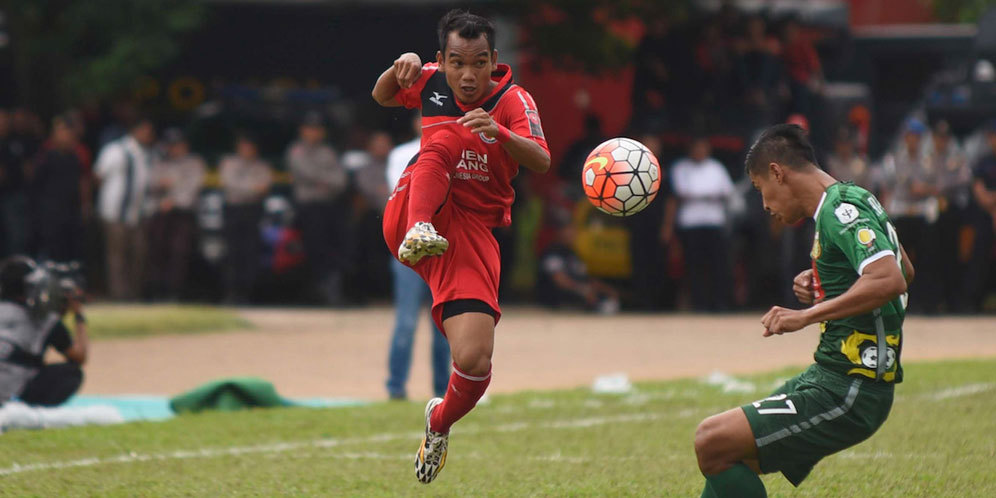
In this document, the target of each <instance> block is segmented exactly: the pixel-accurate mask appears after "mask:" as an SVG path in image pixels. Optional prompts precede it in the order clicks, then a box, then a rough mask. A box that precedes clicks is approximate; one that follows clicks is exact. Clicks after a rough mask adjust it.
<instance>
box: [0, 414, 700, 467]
mask: <svg viewBox="0 0 996 498" xmlns="http://www.w3.org/2000/svg"><path fill="white" fill-rule="evenodd" d="M695 413H696V411H695V410H681V411H679V412H676V413H641V414H631V415H614V416H606V417H588V418H579V419H569V420H561V421H557V422H547V423H542V424H529V423H525V422H518V423H510V424H503V425H499V426H496V427H490V428H485V427H466V428H462V429H460V430H459V434H479V433H484V432H489V431H497V432H520V431H523V430H527V429H534V428H535V429H581V428H587V427H595V426H600V425H608V424H625V423H639V422H650V421H655V420H661V419H664V418H666V417H667V418H675V417H688V416H692V415H694V414H695ZM422 435H423V433H421V432H405V433H395V434H390V433H383V434H375V435H372V436H367V437H360V438H342V439H316V440H312V441H292V442H282V443H270V444H257V445H249V446H232V447H228V448H199V449H192V450H178V451H170V452H163V453H147V454H142V453H136V452H131V453H128V454H124V455H118V456H113V457H92V458H81V459H78V460H64V461H56V462H39V463H31V464H24V465H21V464H17V463H14V464H13V465H11V466H10V467H6V468H0V477H4V476H9V475H14V474H22V473H25V472H35V471H43V470H58V469H67V468H78V467H93V466H96V465H107V464H119V463H134V462H150V461H166V460H188V459H193V458H219V457H225V456H242V455H254V454H274V453H293V454H297V453H301V452H302V451H306V450H309V449H322V448H334V447H339V446H343V445H353V444H370V443H383V442H388V441H397V440H418V439H419V438H420V437H422ZM342 455H346V456H343V457H342V458H381V456H379V454H370V453H342ZM384 458H391V459H393V458H394V457H393V456H385V457H384Z"/></svg>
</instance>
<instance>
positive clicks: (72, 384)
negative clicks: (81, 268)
mask: <svg viewBox="0 0 996 498" xmlns="http://www.w3.org/2000/svg"><path fill="white" fill-rule="evenodd" d="M58 285H59V282H57V281H55V277H53V276H52V275H51V274H50V273H48V272H47V271H45V270H44V269H40V268H38V267H37V266H36V265H35V263H34V262H33V261H32V260H31V259H29V258H27V257H24V256H12V257H10V258H8V259H6V260H4V261H3V262H2V263H0V405H2V404H3V403H4V402H6V401H8V400H10V399H11V398H13V397H17V398H19V399H20V400H21V401H23V402H24V403H26V404H29V405H41V406H56V405H59V404H62V403H63V402H65V401H66V400H67V399H69V397H70V396H72V395H73V394H75V393H76V391H77V390H79V387H80V385H81V384H82V383H83V370H82V368H81V367H82V366H83V364H84V363H85V362H86V358H87V352H88V349H89V339H88V337H87V332H86V320H85V319H84V318H83V313H82V304H81V303H80V299H79V296H78V295H77V294H76V293H75V292H64V293H61V295H59V296H58V297H55V294H56V293H60V291H61V288H57V287H56V286H58ZM63 297H64V298H65V299H64V300H63V299H62V298H63ZM53 308H63V309H53ZM65 311H71V312H72V313H73V314H74V316H75V320H76V326H75V329H76V331H75V336H76V337H75V340H74V339H73V337H72V336H71V335H70V333H69V330H68V329H67V328H66V326H65V325H63V323H62V319H61V318H62V313H64V312H65ZM49 347H52V348H54V349H55V350H56V351H58V352H59V353H61V354H62V356H64V357H65V359H66V361H65V362H63V363H54V364H45V361H44V357H45V350H46V349H48V348H49Z"/></svg>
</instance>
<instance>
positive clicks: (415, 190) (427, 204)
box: [406, 132, 459, 229]
mask: <svg viewBox="0 0 996 498" xmlns="http://www.w3.org/2000/svg"><path fill="white" fill-rule="evenodd" d="M455 140H456V136H455V135H453V134H451V133H446V132H438V133H437V134H436V135H434V136H433V137H432V141H430V142H429V143H427V144H426V145H425V147H423V148H422V151H421V152H420V153H419V156H418V160H417V161H416V162H415V165H414V166H412V168H411V175H412V178H411V180H410V186H409V188H411V192H410V193H409V194H408V226H407V227H406V229H408V228H411V227H412V226H414V225H415V223H417V222H420V221H426V222H431V221H432V217H433V216H434V215H435V214H436V212H437V211H439V208H440V207H441V206H442V205H443V203H445V202H446V196H447V195H448V194H449V192H450V179H451V177H452V173H453V172H454V171H455V169H456V161H457V160H458V159H459V152H454V150H453V149H454V148H455V147H458V145H454V142H455Z"/></svg>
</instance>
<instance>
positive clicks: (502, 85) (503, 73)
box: [453, 64, 512, 112]
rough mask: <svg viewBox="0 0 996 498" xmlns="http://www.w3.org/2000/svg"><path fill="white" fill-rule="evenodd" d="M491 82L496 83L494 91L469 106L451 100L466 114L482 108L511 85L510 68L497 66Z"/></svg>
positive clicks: (503, 65) (505, 65)
mask: <svg viewBox="0 0 996 498" xmlns="http://www.w3.org/2000/svg"><path fill="white" fill-rule="evenodd" d="M491 81H494V82H496V83H498V84H497V85H495V87H494V89H493V90H491V91H490V92H488V94H487V95H485V96H484V97H482V98H481V99H480V100H478V101H477V102H473V103H470V104H464V103H463V102H460V101H459V100H457V99H455V98H454V99H453V101H454V102H455V103H456V105H457V106H458V107H459V108H460V110H461V111H463V112H467V111H472V110H474V109H477V108H478V107H483V106H484V104H485V103H486V102H488V101H489V100H491V99H492V98H493V97H494V96H495V95H497V94H499V93H502V92H504V91H505V90H506V88H507V87H508V85H509V84H510V83H512V67H511V66H509V65H508V64H498V69H496V70H495V71H494V72H493V73H491Z"/></svg>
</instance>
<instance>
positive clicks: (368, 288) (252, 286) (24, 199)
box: [0, 109, 393, 304]
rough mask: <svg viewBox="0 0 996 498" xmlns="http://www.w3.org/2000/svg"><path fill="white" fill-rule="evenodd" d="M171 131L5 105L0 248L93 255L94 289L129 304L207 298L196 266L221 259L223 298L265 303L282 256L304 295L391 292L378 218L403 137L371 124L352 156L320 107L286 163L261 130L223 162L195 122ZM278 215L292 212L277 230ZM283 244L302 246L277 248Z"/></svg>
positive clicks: (83, 259)
mask: <svg viewBox="0 0 996 498" xmlns="http://www.w3.org/2000/svg"><path fill="white" fill-rule="evenodd" d="M158 128H159V127H158V126H157V124H156V123H155V122H154V121H153V120H152V119H150V118H147V117H141V116H132V118H131V119H130V120H128V122H126V123H121V122H118V121H112V122H111V123H110V124H108V125H106V126H105V127H104V129H103V130H102V131H101V132H100V133H99V134H96V135H89V134H87V133H86V129H85V121H84V120H83V119H82V117H81V116H80V114H79V113H77V112H68V113H64V114H60V115H58V116H56V117H54V118H53V119H52V120H51V122H50V123H49V126H45V125H44V123H42V121H41V120H40V119H39V118H38V117H37V116H35V115H34V114H33V113H31V112H30V111H27V110H24V109H18V110H17V111H13V112H11V111H8V110H2V109H0V214H2V216H0V249H2V251H0V252H2V254H3V255H14V254H24V255H29V256H31V257H33V258H36V259H37V260H39V261H42V262H47V261H52V262H80V263H82V264H83V266H84V267H85V268H86V274H87V276H89V277H90V279H89V280H90V285H89V287H90V289H89V290H90V292H91V293H92V294H95V295H105V296H107V297H108V298H110V299H114V300H120V301H135V300H155V301H176V300H180V299H184V298H186V297H188V296H191V295H197V296H199V297H202V296H203V295H204V294H203V293H202V292H201V293H198V292H192V289H191V287H192V286H193V285H194V282H192V279H191V277H192V275H191V272H192V268H194V267H195V266H196V265H197V263H201V264H202V265H204V264H208V266H210V263H212V262H213V264H214V267H215V268H214V270H215V273H214V274H215V275H216V277H217V278H216V279H215V280H216V281H217V283H218V284H220V285H219V286H218V287H219V289H218V292H217V293H216V294H215V295H214V296H213V297H214V299H216V300H220V301H223V302H228V303H232V304H244V303H249V302H251V301H254V300H256V299H255V298H256V297H257V296H258V295H259V287H260V286H261V285H264V283H265V282H267V279H266V277H267V275H266V273H267V272H269V273H274V272H275V271H276V272H278V273H279V272H280V270H281V269H280V268H279V267H280V266H281V265H283V266H285V267H286V266H291V267H294V266H296V267H299V269H300V271H298V272H297V275H298V278H297V279H296V280H295V281H294V282H293V283H292V284H291V285H292V287H296V288H297V290H298V292H296V294H294V296H292V297H291V299H300V300H302V301H305V302H322V303H329V304H348V303H349V302H353V301H357V300H361V299H366V298H383V297H386V294H387V292H389V290H388V287H389V285H388V284H387V283H386V280H387V275H388V274H389V272H388V269H387V263H388V259H389V258H388V252H387V249H386V247H384V244H383V241H382V240H381V235H380V221H379V219H380V213H381V211H382V210H383V206H384V203H385V202H386V200H387V193H388V186H387V171H386V167H387V163H386V161H387V156H388V153H390V152H391V149H392V147H393V143H392V138H391V136H390V135H388V134H386V133H381V132H378V133H372V134H370V137H369V139H368V140H366V144H365V145H366V146H365V147H362V148H356V149H351V150H347V151H345V152H344V153H342V154H340V153H338V152H337V151H336V150H335V149H333V147H332V146H331V145H330V143H329V142H328V141H327V137H326V130H327V125H326V120H325V118H324V116H322V115H321V114H319V113H317V112H308V113H305V114H304V115H303V117H302V118H301V120H300V127H299V128H298V130H297V138H296V139H295V140H293V141H292V142H291V143H289V144H287V145H286V152H285V155H284V156H283V158H282V164H273V163H271V161H269V160H267V158H265V157H264V156H263V155H261V152H260V144H259V139H258V137H256V136H254V134H253V133H252V132H251V131H249V130H237V131H236V133H235V138H234V140H233V141H232V143H231V144H230V148H229V149H228V150H229V151H230V152H229V153H225V154H222V155H221V156H220V157H219V159H218V161H217V164H216V165H215V166H216V167H211V165H209V164H208V163H207V162H206V161H205V159H204V158H203V157H202V156H201V155H200V154H198V153H197V151H194V150H192V147H191V144H190V140H189V139H188V137H186V136H185V134H184V131H182V130H181V129H179V128H166V129H165V130H160V129H158ZM91 140H92V141H91ZM92 151H96V154H94V153H93V152H92ZM94 157H95V159H94ZM281 181H282V182H283V183H284V184H286V186H285V188H283V190H282V191H281V189H280V185H279V184H278V183H280V182H281ZM208 192H217V193H218V195H219V196H220V198H221V200H222V201H221V203H220V204H221V210H220V211H221V212H220V218H221V220H222V221H221V223H220V229H219V230H217V232H218V233H217V234H216V235H217V236H218V237H219V238H220V239H221V240H222V241H223V244H222V247H223V249H222V251H221V255H220V256H219V257H216V258H209V257H208V256H209V255H208V254H206V253H205V251H202V246H203V244H202V243H201V242H203V239H205V238H206V237H208V236H209V235H210V231H211V230H210V227H209V226H206V225H210V223H204V222H203V221H202V216H201V215H202V214H203V211H204V210H205V209H206V206H209V205H210V204H211V203H210V202H208V196H207V195H206V193H208ZM274 206H277V208H274ZM288 206H289V207H290V209H287V207H288ZM271 211H276V212H277V213H278V214H282V215H283V216H280V217H279V219H278V222H277V223H278V224H279V225H281V226H279V227H278V228H279V230H278V233H277V235H275V236H272V237H269V238H268V233H269V232H267V229H268V226H267V222H268V221H272V220H268V219H267V216H268V215H270V214H271V213H270V212H271ZM216 228H217V227H216ZM269 228H272V227H269ZM271 239H272V240H271ZM281 244H282V245H281ZM267 245H269V246H271V247H267ZM272 246H278V247H272ZM281 251H283V252H284V253H289V254H282V255H281V254H274V253H280V252H281ZM268 253H269V255H270V256H271V257H269V258H267V257H266V256H267V254H268ZM281 257H283V259H282V260H281ZM212 259H213V261H208V260H212ZM301 275H303V276H304V277H301ZM270 276H272V275H270ZM347 287H348V288H350V290H351V292H350V293H348V294H349V295H347V293H344V291H343V289H344V288H347Z"/></svg>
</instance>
